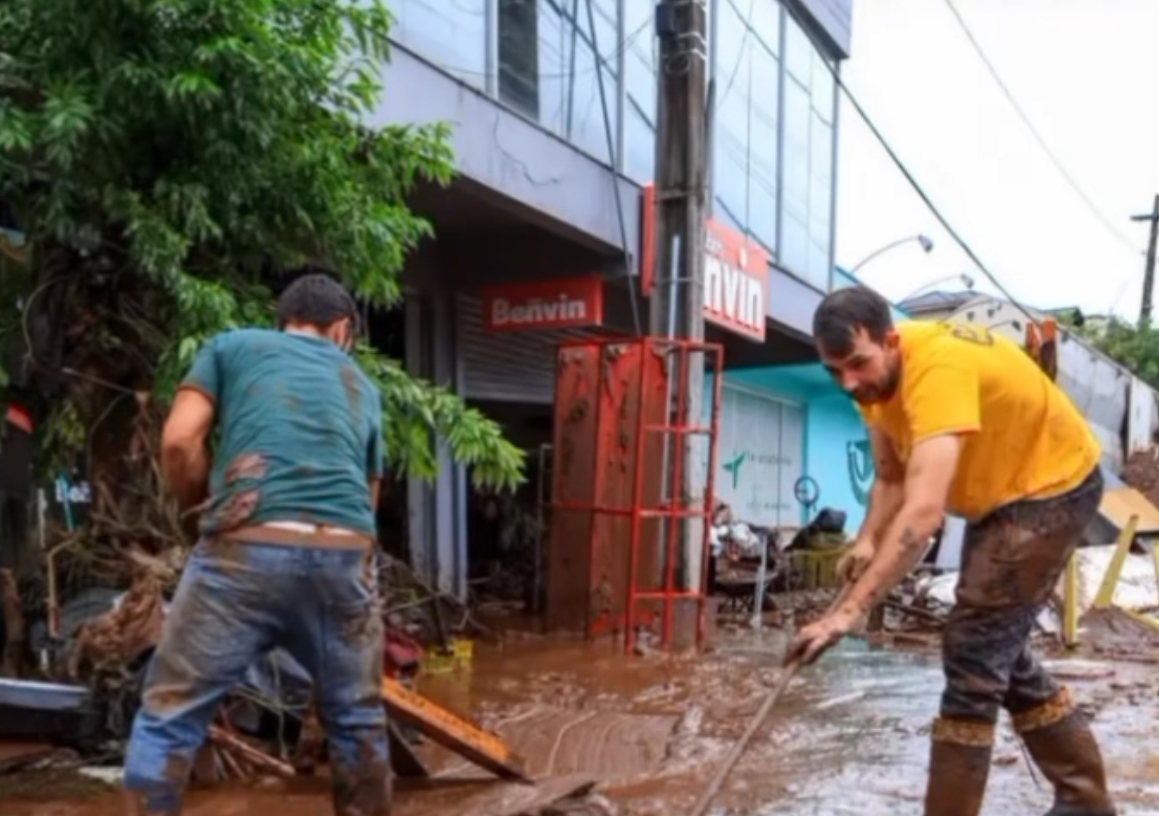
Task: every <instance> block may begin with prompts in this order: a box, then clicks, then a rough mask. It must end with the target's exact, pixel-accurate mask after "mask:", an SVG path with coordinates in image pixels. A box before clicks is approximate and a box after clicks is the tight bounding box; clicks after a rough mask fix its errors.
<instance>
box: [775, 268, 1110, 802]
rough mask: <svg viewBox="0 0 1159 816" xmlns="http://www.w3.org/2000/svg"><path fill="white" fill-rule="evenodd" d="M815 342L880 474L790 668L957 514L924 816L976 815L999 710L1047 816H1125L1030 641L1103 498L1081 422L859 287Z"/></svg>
mask: <svg viewBox="0 0 1159 816" xmlns="http://www.w3.org/2000/svg"><path fill="white" fill-rule="evenodd" d="M813 333H814V337H815V339H816V343H817V348H818V351H819V353H820V356H821V359H822V362H823V363H824V364H825V366H826V368H828V369H829V371H830V373H831V374H832V376H833V378H834V379H835V380H836V381H837V382H838V383H839V384H840V385H841V387H842V388H843V389H844V390H845V391H846V392H848V393H849V394H850V395H851V396H852V397H853V398H854V400H855V401H856V402H857V404H858V407H859V408H860V410H861V412H862V415H863V416H864V418H865V420H866V424H867V425H868V426H869V435H870V442H871V444H872V446H873V453H874V462H875V466H876V476H875V481H874V485H873V488H872V491H871V493H870V501H869V508H868V511H867V513H866V518H865V522H864V524H863V525H862V528H861V530H860V532H859V534H858V538H857V541H856V543H855V544H854V546H853V548H852V550H851V552H850V554H849V555H848V556H847V557H846V560H845V562H844V564H843V565H842V569H843V571H844V572H845V574H846V577H847V579H848V580H850V581H851V584H850V586H849V590H848V592H847V594H846V598H845V600H844V601H843V603H842V604H841V605H840V606H839V607H838V608H837V609H835V610H833V611H832V612H831V613H830V614H828V615H826V616H825V617H824V618H822V619H821V620H819V621H817V622H816V623H814V624H811V625H809V626H807V627H804V628H803V629H802V630H801V632H800V633H799V635H798V636H797V639H796V640H795V641H794V643H793V646H792V647H791V649H790V652H789V655H790V658H797V659H800V660H802V661H804V662H806V663H808V662H811V661H812V660H814V659H816V658H817V656H819V655H820V654H821V653H822V652H824V651H825V650H826V649H827V648H829V647H830V646H831V645H833V644H834V643H836V642H837V641H838V640H840V639H841V637H842V636H843V635H845V634H847V633H848V632H849V631H850V629H851V628H852V627H853V626H854V625H855V623H856V622H857V621H858V620H859V619H860V618H861V617H862V616H863V615H864V614H865V613H866V612H868V611H869V610H870V609H872V608H873V607H874V606H875V605H877V604H878V603H880V602H881V601H882V600H884V599H885V597H886V596H887V595H888V593H889V592H890V590H891V589H892V588H893V587H894V586H895V585H896V584H897V583H898V582H899V581H901V580H902V578H904V577H905V575H906V574H907V573H908V572H909V571H910V570H911V569H913V567H914V566H915V565H916V564H917V563H918V562H919V561H920V560H921V558H922V556H923V554H924V553H925V551H926V549H927V545H928V542H929V538H930V536H931V535H932V534H933V533H934V532H935V531H936V530H937V528H938V527H939V526H940V525H941V523H942V521H943V518H944V515H945V513H947V512H950V513H954V514H956V515H959V516H963V517H964V518H966V519H967V521H968V527H967V532H966V536H965V541H964V543H963V550H962V572H961V577H960V580H959V583H958V589H957V598H956V604H955V606H954V610H953V612H952V613H951V615H950V618H949V620H948V621H947V624H946V628H945V633H944V639H943V658H944V666H945V674H946V687H945V691H944V693H943V695H942V702H941V710H940V715H939V717H938V719H937V720H936V721H935V723H934V727H933V731H932V738H933V739H932V746H931V751H930V776H929V781H928V784H927V790H926V801H925V813H926V816H977V814H978V812H979V810H980V809H981V806H982V797H983V793H984V790H985V786H986V780H987V777H988V774H989V767H990V754H991V750H992V745H993V742H994V730H995V724H996V722H997V720H998V713H999V710H1000V709H1001V708H1005V709H1006V710H1007V711H1009V713H1010V714H1011V717H1012V719H1013V722H1014V727H1015V729H1016V730H1017V731H1018V732H1019V734H1020V735H1021V736H1022V738H1023V739H1024V740H1025V742H1026V746H1027V748H1028V750H1029V751H1030V754H1031V756H1032V757H1033V759H1034V761H1035V764H1036V765H1037V766H1038V767H1039V769H1040V770H1041V771H1042V773H1043V775H1044V776H1046V778H1047V779H1049V780H1050V782H1051V783H1052V785H1053V787H1054V791H1055V804H1054V809H1052V810H1051V814H1059V816H1061V814H1083V816H1113V814H1114V813H1115V807H1114V805H1113V803H1112V801H1111V798H1110V796H1109V794H1108V793H1107V787H1106V779H1105V773H1104V770H1103V763H1102V758H1101V755H1100V752H1099V749H1098V745H1097V744H1096V742H1095V739H1094V737H1093V736H1092V734H1091V731H1090V729H1089V727H1088V726H1087V724H1086V721H1085V720H1084V719H1083V717H1082V715H1081V714H1080V713H1079V712H1078V711H1077V710H1076V709H1075V707H1074V705H1073V703H1072V701H1071V698H1070V694H1069V693H1068V691H1067V690H1066V689H1065V688H1063V687H1061V686H1059V685H1058V684H1057V683H1056V682H1055V680H1054V679H1053V678H1051V676H1050V675H1049V674H1048V673H1047V672H1046V671H1045V670H1044V669H1043V668H1042V666H1041V665H1040V664H1039V662H1038V661H1037V660H1036V659H1035V657H1034V655H1033V653H1032V651H1031V649H1030V644H1029V641H1030V634H1031V630H1032V627H1033V626H1034V621H1035V618H1036V616H1037V613H1038V611H1039V609H1040V608H1041V606H1042V605H1043V604H1044V603H1045V602H1046V601H1047V600H1048V599H1049V597H1050V594H1051V592H1052V590H1053V589H1054V587H1055V585H1056V584H1057V582H1058V579H1059V577H1060V575H1061V574H1062V572H1063V570H1064V568H1065V566H1066V563H1067V560H1068V559H1069V558H1070V556H1071V554H1072V553H1073V552H1074V550H1075V547H1076V546H1077V545H1078V544H1079V542H1080V541H1081V539H1082V536H1083V533H1084V531H1085V530H1086V528H1087V526H1088V525H1089V524H1090V522H1091V521H1092V520H1093V519H1094V517H1095V514H1096V513H1097V512H1098V507H1099V503H1100V501H1101V499H1102V493H1103V481H1102V475H1101V472H1100V470H1099V466H1098V462H1099V455H1100V451H1099V444H1098V441H1097V440H1096V439H1095V438H1094V436H1093V435H1092V433H1091V431H1090V428H1089V427H1088V426H1087V423H1086V421H1085V420H1084V419H1083V417H1082V415H1081V414H1080V413H1079V412H1078V410H1077V409H1076V408H1075V406H1074V405H1073V404H1072V403H1071V401H1070V400H1069V398H1068V397H1067V396H1066V395H1065V394H1064V393H1063V392H1062V390H1061V389H1059V388H1058V386H1056V385H1055V384H1054V383H1053V382H1052V381H1051V380H1050V379H1049V378H1048V377H1047V376H1046V375H1045V374H1044V373H1043V372H1042V371H1041V370H1040V369H1039V368H1038V366H1037V364H1036V363H1035V362H1034V361H1033V360H1032V359H1031V358H1030V356H1029V355H1028V354H1027V353H1026V352H1025V351H1023V349H1021V348H1020V347H1019V346H1018V345H1016V344H1015V343H1012V342H1010V341H1009V340H1007V339H1005V338H1003V337H1001V336H998V335H996V334H992V333H990V332H988V331H987V330H986V329H984V328H981V327H969V326H958V325H950V324H946V323H928V322H920V321H913V322H907V323H902V324H899V325H897V326H895V325H894V324H893V321H892V318H891V315H890V309H889V304H888V303H886V301H885V300H884V299H883V298H882V297H881V296H880V295H878V294H877V293H876V292H873V291H872V290H869V289H866V288H864V287H854V288H850V289H841V290H838V291H836V292H833V293H831V294H830V295H828V296H827V297H826V298H825V299H824V300H823V301H822V303H821V305H820V306H819V307H818V309H817V313H816V315H815V316H814V319H813Z"/></svg>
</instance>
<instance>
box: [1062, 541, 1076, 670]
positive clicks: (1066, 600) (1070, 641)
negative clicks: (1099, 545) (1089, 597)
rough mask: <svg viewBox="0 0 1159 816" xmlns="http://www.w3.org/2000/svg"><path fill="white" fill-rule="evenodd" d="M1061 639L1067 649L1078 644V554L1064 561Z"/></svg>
mask: <svg viewBox="0 0 1159 816" xmlns="http://www.w3.org/2000/svg"><path fill="white" fill-rule="evenodd" d="M1062 640H1063V644H1065V645H1066V647H1067V648H1068V649H1073V648H1074V647H1075V646H1078V645H1079V554H1078V552H1075V553H1073V554H1071V557H1070V560H1069V561H1067V562H1066V588H1065V589H1064V591H1063V603H1062Z"/></svg>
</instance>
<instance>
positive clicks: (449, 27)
mask: <svg viewBox="0 0 1159 816" xmlns="http://www.w3.org/2000/svg"><path fill="white" fill-rule="evenodd" d="M487 2H488V0H388V2H387V6H388V7H389V8H390V11H391V13H392V14H393V15H394V29H393V31H392V32H391V34H392V36H393V37H394V38H395V39H396V40H398V42H400V43H402V44H403V45H405V46H407V47H409V48H412V49H414V51H415V52H416V53H418V54H421V55H422V56H423V57H425V58H426V59H428V60H430V61H431V62H432V63H434V64H435V65H438V66H439V67H440V68H442V69H443V70H444V71H447V72H448V73H451V74H454V75H455V76H456V77H458V78H459V79H461V80H463V81H464V82H468V83H470V84H472V85H476V86H478V87H483V86H484V85H485V82H486V78H487Z"/></svg>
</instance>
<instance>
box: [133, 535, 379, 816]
mask: <svg viewBox="0 0 1159 816" xmlns="http://www.w3.org/2000/svg"><path fill="white" fill-rule="evenodd" d="M275 646H281V647H282V648H284V649H286V651H288V652H289V653H290V654H291V655H293V657H294V658H295V659H296V660H297V661H298V662H299V663H300V664H301V665H302V666H303V667H304V668H305V669H306V670H307V671H309V672H310V674H311V676H312V677H313V678H314V698H315V699H314V701H315V705H316V708H317V711H318V717H319V719H320V720H321V723H322V725H323V727H324V728H325V730H326V732H327V736H328V737H329V740H330V757H331V773H332V780H333V785H334V807H335V811H336V812H337V813H338V814H355V813H357V814H359V816H375V815H376V814H380V813H384V812H385V811H386V808H387V806H388V801H389V793H388V791H389V788H388V785H389V776H388V773H389V770H388V756H387V742H386V714H385V711H384V709H383V704H382V697H381V691H380V689H381V683H382V660H383V657H382V655H383V624H382V617H381V614H380V604H379V600H378V590H377V581H376V580H375V576H374V571H373V559H372V557H371V555H369V554H368V553H367V551H365V550H353V549H348V550H342V549H331V548H326V549H323V548H312V547H302V546H287V545H284V544H252V543H229V542H224V541H221V540H217V539H215V540H203V541H201V542H200V543H199V544H198V545H197V547H196V549H195V550H194V552H193V555H192V557H191V558H190V560H189V564H188V565H187V567H186V569H185V572H184V574H183V575H182V577H181V584H180V586H179V587H178V589H177V594H176V596H175V597H174V600H173V605H172V608H171V610H170V612H169V615H168V618H167V620H166V623H165V632H164V635H163V636H162V639H161V643H160V644H159V645H158V647H157V651H156V653H155V654H154V656H153V660H152V663H151V664H150V666H149V669H148V674H147V676H146V681H145V683H146V685H145V692H144V695H143V700H142V707H141V710H140V712H139V713H138V714H137V717H136V720H135V721H134V723H133V733H132V738H131V740H130V743H129V748H128V752H127V755H126V757H125V787H126V788H127V789H128V790H129V792H130V793H132V794H139V795H141V796H143V798H144V799H145V803H146V809H147V812H148V813H150V814H154V813H158V814H162V813H163V814H173V813H177V812H178V811H179V810H180V807H181V799H182V793H183V791H184V788H185V784H186V782H187V780H188V777H189V771H190V768H191V766H192V764H193V760H194V757H195V755H196V754H197V752H198V750H199V749H200V747H201V745H202V743H203V742H204V741H205V738H206V734H207V731H208V727H209V724H210V722H211V721H212V719H213V717H214V714H215V713H216V712H217V708H218V704H219V703H220V701H221V699H222V698H223V697H224V696H225V695H226V694H227V693H228V692H229V691H230V690H231V689H232V688H233V687H234V686H235V685H236V684H238V683H239V682H241V681H242V679H243V677H244V675H245V673H246V670H247V669H248V668H249V667H250V666H251V665H252V664H253V663H254V662H255V661H256V660H257V659H258V658H259V657H260V656H262V655H263V654H264V653H266V652H267V651H269V650H270V649H272V648H273V647H275Z"/></svg>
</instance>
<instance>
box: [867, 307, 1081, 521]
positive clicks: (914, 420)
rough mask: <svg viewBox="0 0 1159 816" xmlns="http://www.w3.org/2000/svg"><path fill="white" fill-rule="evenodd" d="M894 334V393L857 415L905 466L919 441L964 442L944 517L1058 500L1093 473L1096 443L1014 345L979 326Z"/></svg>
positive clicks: (922, 325) (920, 327) (907, 328)
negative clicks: (947, 438)
mask: <svg viewBox="0 0 1159 816" xmlns="http://www.w3.org/2000/svg"><path fill="white" fill-rule="evenodd" d="M897 330H898V333H899V334H900V335H901V345H900V348H901V358H902V375H901V383H900V384H899V386H898V390H897V393H895V394H894V396H893V397H892V398H891V399H890V400H889V401H888V402H884V403H880V404H877V405H864V406H859V407H860V408H861V412H862V415H863V416H864V417H865V421H866V422H867V423H868V424H870V425H873V426H876V427H877V428H879V429H880V430H881V431H882V432H884V434H885V435H886V436H887V437H888V438H889V439H890V441H891V442H892V443H893V448H894V451H895V452H896V453H897V455H898V458H899V459H900V460H901V461H902V462H903V463H904V462H906V461H908V459H909V454H910V451H911V450H913V446H914V445H916V444H917V443H918V442H921V441H922V440H924V439H928V438H930V437H934V436H940V435H942V434H947V433H957V434H961V435H962V441H963V445H962V453H961V456H960V458H959V460H958V472H957V474H956V475H955V476H954V481H953V483H952V485H951V487H950V496H949V503H948V505H949V506H948V508H947V509H949V510H950V512H952V513H955V514H957V515H961V516H964V517H965V518H967V519H972V520H977V519H979V518H981V517H982V516H985V515H986V514H987V513H990V512H991V511H993V510H995V509H997V508H998V507H1001V506H1002V505H1004V504H1009V503H1010V502H1013V501H1018V500H1020V499H1039V498H1048V497H1051V496H1057V495H1061V494H1063V493H1066V492H1067V491H1068V490H1071V489H1073V488H1074V487H1077V486H1078V485H1079V484H1080V483H1081V482H1082V481H1083V479H1085V478H1086V477H1087V476H1088V475H1089V474H1090V472H1091V471H1092V470H1094V468H1095V466H1096V465H1097V464H1098V461H1099V456H1100V449H1099V442H1098V440H1097V439H1096V438H1095V436H1094V434H1093V433H1092V432H1091V430H1090V427H1089V426H1088V425H1087V422H1086V420H1085V419H1084V418H1083V416H1082V414H1080V413H1079V411H1078V409H1077V408H1076V407H1075V406H1074V404H1073V403H1072V402H1071V400H1070V398H1069V397H1068V396H1067V395H1066V394H1065V393H1064V392H1063V391H1062V389H1060V388H1059V387H1058V386H1057V385H1055V384H1054V383H1053V382H1051V380H1050V379H1049V378H1048V377H1047V376H1046V375H1045V374H1044V373H1043V372H1042V370H1041V369H1039V367H1038V365H1037V364H1036V363H1035V362H1034V360H1033V359H1031V357H1030V355H1029V354H1027V353H1026V351H1024V350H1023V349H1022V348H1021V347H1019V346H1018V345H1017V344H1016V343H1014V342H1012V341H1010V340H1008V339H1006V338H1005V337H1002V336H1001V335H999V334H995V333H992V332H990V331H988V330H986V329H985V328H983V327H980V326H964V325H956V324H949V323H932V322H926V321H910V322H906V323H902V324H899V325H898V327H897Z"/></svg>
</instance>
